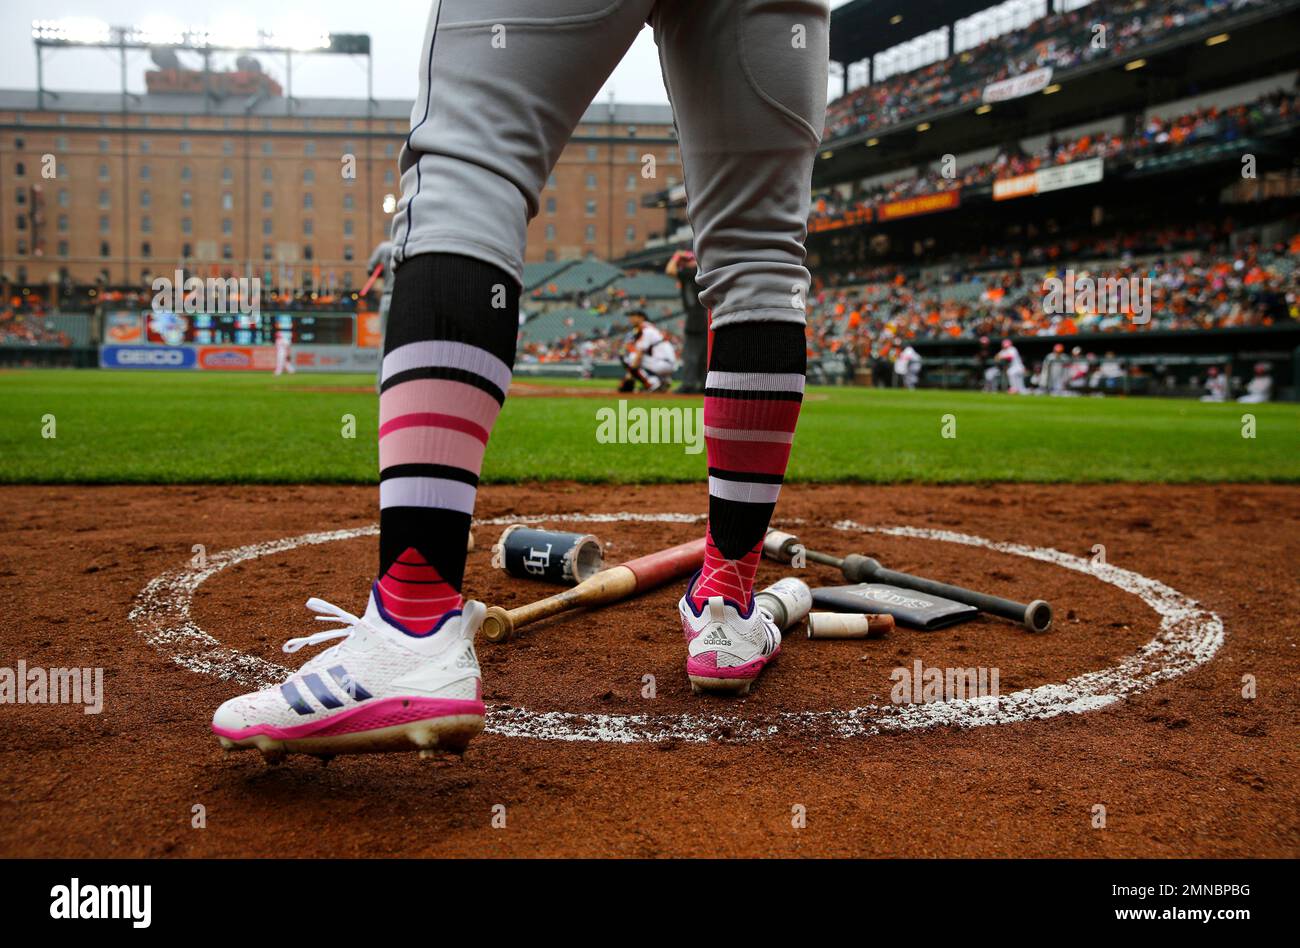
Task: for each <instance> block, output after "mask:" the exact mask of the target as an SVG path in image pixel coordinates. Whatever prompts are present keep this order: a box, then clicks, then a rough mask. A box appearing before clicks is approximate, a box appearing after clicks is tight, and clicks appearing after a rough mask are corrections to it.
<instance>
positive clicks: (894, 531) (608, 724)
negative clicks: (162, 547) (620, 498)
mask: <svg viewBox="0 0 1300 948" xmlns="http://www.w3.org/2000/svg"><path fill="white" fill-rule="evenodd" d="M704 519H705V518H704V516H703V515H702V514H681V513H651V514H646V513H626V512H620V513H612V514H586V513H570V514H560V515H554V514H552V515H547V516H540V515H539V516H510V517H496V518H492V519H487V520H479V521H476V522H475V523H476V525H478V526H494V525H496V526H500V525H506V524H510V523H543V522H551V521H569V522H575V523H627V522H633V521H636V522H645V523H702V522H703V521H704ZM795 522H796V521H789V520H787V521H785V524H786V525H788V524H792V523H795ZM832 526H833V529H836V530H840V531H843V532H850V533H880V534H885V535H888V536H896V537H911V538H914V539H921V540H937V541H939V542H943V543H957V544H961V545H964V546H972V547H979V548H982V549H986V550H993V551H995V552H998V553H1005V554H1009V555H1012V556H1023V557H1027V558H1029V559H1034V560H1039V561H1041V562H1044V563H1051V564H1053V565H1055V566H1060V567H1063V568H1064V569H1069V570H1074V571H1075V572H1078V573H1084V574H1086V575H1088V576H1092V577H1094V578H1096V579H1098V580H1100V581H1102V582H1105V583H1109V584H1110V585H1112V586H1115V587H1116V588H1118V589H1122V590H1124V591H1125V592H1128V593H1132V594H1133V595H1135V596H1137V597H1138V598H1139V599H1141V600H1142V601H1143V602H1145V603H1146V604H1147V605H1148V606H1150V607H1151V608H1152V609H1153V610H1155V612H1156V613H1157V614H1158V615H1159V616H1160V631H1159V632H1158V633H1157V634H1156V636H1155V638H1153V639H1151V641H1149V642H1147V643H1146V644H1144V645H1143V646H1142V647H1141V648H1140V649H1138V651H1137V652H1136V653H1134V654H1133V655H1130V656H1128V657H1127V658H1124V659H1122V660H1121V661H1120V662H1119V663H1118V664H1116V665H1113V666H1111V667H1109V668H1103V669H1100V670H1098V671H1091V672H1085V673H1083V674H1081V675H1077V676H1075V677H1074V678H1071V679H1070V680H1068V681H1065V682H1062V683H1060V684H1049V685H1039V686H1038V687H1036V688H1027V689H1025V690H1023V691H1017V692H1013V693H1012V694H1009V695H1002V696H999V697H996V698H993V697H986V698H966V699H962V700H957V701H940V702H931V703H926V704H901V705H892V704H890V705H864V706H863V707H860V708H851V709H848V710H834V711H783V712H778V713H774V714H769V715H767V716H766V717H759V718H750V719H744V718H736V717H732V716H728V715H722V714H712V713H704V714H663V715H650V714H587V713H577V712H570V711H532V710H529V709H527V708H515V707H511V708H489V709H488V714H487V724H486V731H487V733H490V734H501V735H505V736H508V737H528V738H536V739H541V740H558V741H610V742H614V743H621V744H632V743H639V742H651V743H653V742H659V741H666V740H683V741H697V742H702V741H710V740H726V741H752V740H762V739H763V738H767V737H771V736H773V735H776V734H782V735H800V734H804V735H813V736H827V735H829V736H838V737H845V738H849V737H863V736H868V735H872V734H880V733H890V732H899V731H914V730H923V729H926V728H933V727H940V726H948V727H983V726H985V725H989V724H1013V723H1016V722H1019V721H1030V720H1043V719H1046V718H1053V717H1056V716H1057V715H1061V714H1081V713H1083V712H1085V711H1094V710H1096V709H1098V708H1104V707H1106V706H1107V705H1110V704H1113V703H1115V702H1117V701H1122V700H1124V699H1126V698H1129V697H1132V696H1133V695H1136V694H1139V693H1141V692H1143V691H1146V690H1147V689H1148V688H1151V687H1152V686H1154V685H1156V684H1158V683H1160V682H1162V681H1166V680H1168V679H1170V678H1176V677H1178V676H1179V675H1185V674H1187V673H1188V672H1190V671H1192V670H1193V669H1194V668H1197V667H1199V666H1200V665H1203V664H1205V663H1206V662H1208V661H1209V660H1210V659H1211V658H1213V657H1214V655H1215V653H1216V652H1218V650H1219V648H1220V647H1221V646H1222V645H1223V620H1222V619H1220V618H1219V616H1218V615H1217V614H1216V613H1214V612H1212V611H1210V610H1207V609H1204V608H1202V607H1201V606H1200V605H1199V604H1198V603H1196V602H1195V601H1194V600H1192V599H1191V598H1189V597H1188V596H1185V595H1184V594H1183V593H1180V592H1179V591H1178V590H1176V589H1172V588H1170V587H1169V586H1166V585H1165V584H1164V583H1162V582H1160V581H1158V580H1154V579H1150V578H1148V577H1146V576H1143V575H1141V574H1140V573H1135V572H1133V571H1132V570H1127V569H1123V568H1121V567H1118V566H1114V565H1112V564H1107V563H1093V562H1092V561H1091V560H1087V559H1084V558H1082V557H1079V556H1074V555H1073V554H1070V553H1063V552H1061V551H1060V550H1054V549H1050V548H1046V547H1032V546H1025V545H1022V544H1019V543H1000V542H997V541H994V540H986V539H984V538H983V537H977V536H971V535H970V534H965V533H956V532H953V531H950V530H930V529H926V528H922V527H869V526H863V525H862V524H859V523H855V522H854V521H852V520H841V521H839V522H838V523H835V524H833V525H832ZM378 532H379V528H378V527H377V526H373V525H372V526H367V527H356V528H353V529H350V530H334V531H329V532H325V533H307V534H303V535H302V536H297V537H287V538H285V539H282V540H272V541H268V542H264V543H253V544H250V545H248V546H242V547H238V548H236V549H232V550H225V551H223V552H221V553H216V554H213V555H212V556H209V557H207V559H206V561H205V562H204V563H203V564H202V565H192V566H190V567H188V568H185V569H178V570H171V571H169V572H166V573H163V574H162V575H160V576H158V577H156V578H155V579H153V580H151V581H150V582H149V583H148V585H146V586H145V587H144V589H143V590H141V591H140V593H139V595H138V596H137V597H136V603H135V606H134V607H133V608H132V610H131V614H130V620H131V622H133V623H134V624H135V626H136V629H137V631H138V632H139V633H140V634H141V635H143V636H144V639H145V641H146V642H148V643H149V644H150V645H151V646H153V647H154V648H156V649H157V650H158V651H160V652H162V653H163V654H164V655H167V656H168V657H170V658H171V660H172V661H174V662H175V663H176V664H178V665H180V666H181V667H182V668H187V669H189V670H190V671H194V672H198V673H199V674H202V675H209V676H212V677H214V678H220V679H223V680H226V681H233V682H237V683H238V684H241V685H243V686H245V687H248V688H265V687H268V686H270V685H274V684H278V683H279V682H281V681H283V680H284V679H285V678H287V677H288V676H289V674H290V670H289V669H288V668H285V667H284V666H282V665H277V664H275V663H274V662H268V661H266V660H265V659H262V658H258V657H256V656H254V655H247V654H244V653H243V652H239V651H236V650H234V649H231V648H227V647H226V646H224V645H222V644H221V643H220V642H219V641H217V640H216V639H215V638H213V637H212V636H211V635H209V634H208V633H207V632H205V631H203V630H202V629H201V628H199V627H198V625H196V624H195V622H194V621H193V619H192V618H191V617H190V605H191V603H192V602H193V599H194V593H195V591H196V590H197V589H198V588H199V586H200V585H201V584H202V583H203V582H204V581H205V580H207V579H208V578H210V577H211V576H214V575H215V574H217V573H219V572H220V571H221V570H223V569H225V568H227V567H228V566H233V565H235V564H236V563H242V562H245V561H247V560H251V559H256V558H258V557H262V556H268V555H271V554H275V553H284V552H287V551H289V550H293V549H297V548H298V547H301V546H311V545H314V544H319V543H332V542H334V541H335V540H350V539H353V538H355V537H363V536H374V535H375V534H377V533H378ZM1026 634H1029V633H1026ZM1049 634H1050V633H1049ZM718 735H725V737H722V736H718Z"/></svg>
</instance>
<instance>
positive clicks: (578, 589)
mask: <svg viewBox="0 0 1300 948" xmlns="http://www.w3.org/2000/svg"><path fill="white" fill-rule="evenodd" d="M703 562H704V539H703V538H702V537H701V538H700V539H698V540H691V541H689V542H688V543H682V544H679V545H678V546H674V547H669V548H668V549H666V550H659V551H657V552H655V553H648V554H646V555H645V556H642V557H638V558H637V559H634V560H629V561H628V562H626V563H620V564H619V565H618V566H611V567H610V568H609V569H603V570H601V571H600V572H599V573H597V574H596V575H595V576H592V577H590V578H588V579H586V580H584V581H582V582H581V583H579V584H578V585H576V586H574V587H573V588H572V589H566V590H565V591H564V592H561V593H556V594H555V595H554V596H548V597H546V598H545V599H539V600H537V601H536V602H530V603H527V604H525V605H522V606H518V607H516V608H514V609H502V608H501V607H500V606H492V607H491V608H489V609H488V611H487V615H486V616H484V618H483V626H482V631H483V637H484V638H486V639H487V640H488V641H489V642H507V641H509V640H510V637H511V636H513V635H514V634H515V630H516V629H519V628H520V627H522V626H525V625H529V624H530V623H533V622H537V621H538V620H540V619H545V618H548V617H550V616H554V615H558V614H560V613H561V612H568V611H569V610H571V609H590V608H593V607H595V606H605V605H609V604H610V603H611V602H619V601H620V600H623V599H630V598H631V597H632V596H635V595H638V594H640V593H643V592H646V591H647V590H650V589H654V588H655V587H657V586H662V585H663V584H664V583H667V582H670V581H671V580H674V579H680V578H681V577H683V576H688V575H690V574H691V573H693V572H694V571H695V570H697V569H699V568H700V565H701V564H702V563H703Z"/></svg>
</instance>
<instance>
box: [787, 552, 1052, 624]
mask: <svg viewBox="0 0 1300 948" xmlns="http://www.w3.org/2000/svg"><path fill="white" fill-rule="evenodd" d="M808 558H809V559H813V558H814V557H813V555H812V554H811V553H809V555H808ZM818 559H819V561H821V562H825V560H821V559H820V557H819V558H818ZM827 559H830V558H829V557H828V558H827ZM840 568H841V569H842V570H843V572H844V577H845V578H846V579H848V580H849V581H850V582H854V583H867V582H872V581H873V580H874V581H876V582H881V583H891V584H893V585H895V586H902V587H904V588H906V589H915V590H917V591H919V592H927V593H931V594H932V595H935V596H944V597H946V598H948V599H954V600H956V601H957V602H964V603H966V604H967V605H970V606H974V607H975V608H976V609H980V610H982V611H984V612H988V613H991V614H992V615H995V616H1001V617H1002V618H1004V619H1010V620H1012V621H1013V622H1019V623H1021V624H1022V625H1023V626H1024V627H1025V628H1026V629H1028V630H1029V631H1030V632H1046V631H1047V630H1048V629H1049V628H1051V626H1052V607H1051V606H1050V605H1049V604H1048V603H1046V602H1044V601H1043V600H1041V599H1035V600H1034V601H1033V602H1031V603H1023V602H1016V601H1014V600H1012V599H1003V598H1002V597H1001V596H990V595H989V594H988V593H982V592H976V591H975V590H973V589H966V588H964V587H962V586H951V585H949V584H948V583H940V582H936V581H935V580H933V579H925V578H924V577H921V576H913V575H911V574H910V573H900V572H898V571H897V570H892V569H885V567H883V566H881V565H880V562H879V561H878V560H874V559H872V558H871V557H869V556H862V555H861V554H859V553H851V554H849V555H848V556H846V557H845V558H844V560H843V562H842V564H841V565H840Z"/></svg>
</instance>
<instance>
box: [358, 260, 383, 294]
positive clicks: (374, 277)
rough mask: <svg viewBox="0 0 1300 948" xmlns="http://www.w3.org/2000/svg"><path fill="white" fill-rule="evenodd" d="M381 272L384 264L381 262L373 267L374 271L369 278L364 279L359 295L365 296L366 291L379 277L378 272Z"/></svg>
mask: <svg viewBox="0 0 1300 948" xmlns="http://www.w3.org/2000/svg"><path fill="white" fill-rule="evenodd" d="M383 272H384V265H383V264H382V263H381V264H378V265H377V266H376V267H375V272H374V273H372V274H370V279H369V280H367V281H366V285H365V286H363V287H362V288H361V295H362V296H365V295H366V294H367V293H369V292H370V288H371V287H372V286H374V285H375V281H376V280H378V279H379V274H381V273H383Z"/></svg>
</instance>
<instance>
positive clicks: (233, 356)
mask: <svg viewBox="0 0 1300 948" xmlns="http://www.w3.org/2000/svg"><path fill="white" fill-rule="evenodd" d="M290 362H291V363H292V365H293V370H294V371H295V372H352V373H361V374H371V373H377V372H378V371H379V350H378V349H359V348H357V347H355V346H323V345H321V346H316V345H297V346H294V347H293V348H292V349H291V350H290ZM99 367H100V368H102V369H151V370H156V371H171V372H175V371H207V372H271V371H274V369H275V349H274V348H271V347H269V346H193V345H181V346H158V345H106V346H100V347H99Z"/></svg>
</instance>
